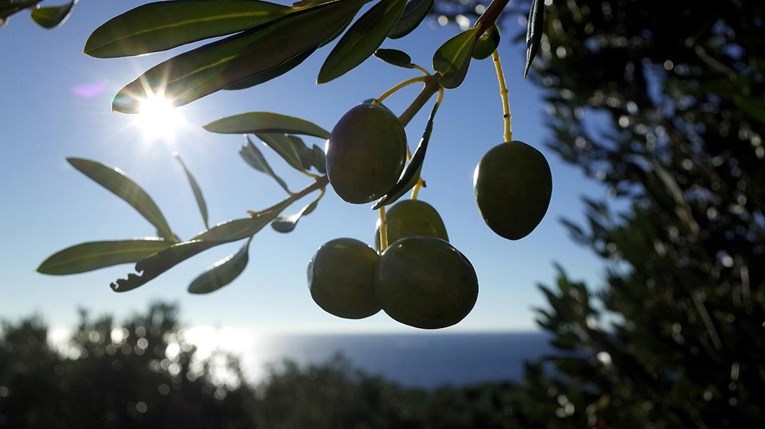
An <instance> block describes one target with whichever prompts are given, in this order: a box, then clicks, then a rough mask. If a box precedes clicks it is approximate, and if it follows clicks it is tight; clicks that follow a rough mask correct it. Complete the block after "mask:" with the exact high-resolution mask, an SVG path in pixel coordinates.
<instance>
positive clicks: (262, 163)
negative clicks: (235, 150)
mask: <svg viewBox="0 0 765 429" xmlns="http://www.w3.org/2000/svg"><path fill="white" fill-rule="evenodd" d="M246 138H247V141H246V142H245V144H244V145H242V147H241V148H240V149H239V155H240V156H241V157H242V159H244V162H246V163H247V164H248V165H249V166H250V167H252V168H254V169H256V170H258V171H260V172H261V173H265V174H266V175H268V176H271V177H272V178H273V179H274V180H276V183H278V184H279V186H281V187H282V189H284V190H285V191H287V193H288V194H292V191H290V190H289V187H287V182H285V181H284V180H283V179H282V178H281V177H279V176H278V175H277V174H276V173H275V172H274V170H273V169H272V168H271V166H270V165H269V164H268V161H266V158H265V157H264V156H263V152H261V151H260V149H258V147H257V146H256V145H255V144H254V143H253V142H252V140H250V137H249V136H248V137H246Z"/></svg>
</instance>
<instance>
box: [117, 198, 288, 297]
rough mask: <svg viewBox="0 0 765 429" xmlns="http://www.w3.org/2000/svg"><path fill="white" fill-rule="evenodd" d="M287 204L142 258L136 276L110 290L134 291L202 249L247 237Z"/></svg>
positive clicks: (130, 276)
mask: <svg viewBox="0 0 765 429" xmlns="http://www.w3.org/2000/svg"><path fill="white" fill-rule="evenodd" d="M290 203H291V201H290V200H284V201H282V203H280V204H278V205H277V206H275V207H274V208H271V209H269V210H265V211H262V212H260V213H258V214H257V215H255V216H252V217H250V218H246V219H236V220H233V221H229V222H225V223H222V224H219V225H216V226H214V227H212V228H210V229H208V230H207V231H205V232H203V233H201V234H199V235H197V236H196V237H194V238H192V239H191V240H189V241H184V242H182V243H177V244H174V245H173V246H171V247H168V248H166V249H164V250H161V251H159V252H157V253H154V254H153V255H151V256H149V257H147V258H144V259H141V260H140V261H138V262H137V263H136V264H135V271H136V272H135V273H129V274H128V275H127V278H121V279H117V280H116V281H115V282H113V283H111V284H110V287H111V288H112V290H114V291H115V292H127V291H130V290H133V289H135V288H137V287H139V286H142V285H144V284H146V283H148V282H149V281H151V280H154V279H155V278H157V277H158V276H159V275H161V274H162V273H164V272H165V271H167V270H169V269H171V268H173V267H174V266H176V265H178V264H180V263H181V262H183V261H185V260H186V259H189V258H191V257H192V256H195V255H198V254H199V253H202V252H204V251H205V250H208V249H211V248H213V247H215V246H219V245H221V244H225V243H230V242H232V241H238V240H241V239H244V238H250V237H252V236H253V235H255V234H256V233H258V232H259V231H260V230H261V229H263V228H264V227H265V226H266V225H268V224H269V223H271V221H273V220H274V218H276V216H278V215H279V213H281V211H282V210H283V209H284V208H285V207H287V206H288V205H289V204H290ZM137 273H140V274H137Z"/></svg>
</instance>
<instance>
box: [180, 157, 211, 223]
mask: <svg viewBox="0 0 765 429" xmlns="http://www.w3.org/2000/svg"><path fill="white" fill-rule="evenodd" d="M175 159H177V160H178V162H179V163H180V164H181V167H183V171H184V172H185V173H186V178H187V179H189V185H191V191H192V192H194V199H195V200H196V201H197V207H199V213H200V214H201V215H202V221H203V222H204V224H205V228H207V229H209V228H210V224H209V219H208V215H207V203H206V202H205V197H204V195H202V189H201V188H200V187H199V183H197V179H195V178H194V176H193V175H192V174H191V171H189V169H188V167H186V163H184V162H183V160H182V159H181V156H180V155H178V154H175Z"/></svg>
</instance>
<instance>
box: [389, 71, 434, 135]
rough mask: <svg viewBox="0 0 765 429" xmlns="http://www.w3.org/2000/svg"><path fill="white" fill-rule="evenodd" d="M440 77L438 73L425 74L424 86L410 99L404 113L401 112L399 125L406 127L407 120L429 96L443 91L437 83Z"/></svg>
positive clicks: (420, 107)
mask: <svg viewBox="0 0 765 429" xmlns="http://www.w3.org/2000/svg"><path fill="white" fill-rule="evenodd" d="M440 79H441V74H440V73H435V74H432V75H430V76H427V77H426V78H425V79H424V82H425V87H424V88H422V91H420V93H419V94H417V97H416V98H415V99H414V100H413V101H412V103H411V104H410V105H409V107H407V108H406V110H404V113H402V114H401V116H399V117H398V120H399V122H401V125H402V126H404V127H406V125H407V124H408V123H409V121H411V120H412V118H413V117H414V115H416V114H417V112H419V111H420V109H422V106H424V105H425V103H427V101H428V100H430V97H432V96H433V94H435V93H437V92H439V91H443V88H442V87H441V84H440V83H439V80H440Z"/></svg>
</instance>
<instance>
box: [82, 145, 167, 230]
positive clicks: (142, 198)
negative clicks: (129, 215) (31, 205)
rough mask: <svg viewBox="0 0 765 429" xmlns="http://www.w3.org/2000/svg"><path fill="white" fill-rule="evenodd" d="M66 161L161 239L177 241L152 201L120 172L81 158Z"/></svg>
mask: <svg viewBox="0 0 765 429" xmlns="http://www.w3.org/2000/svg"><path fill="white" fill-rule="evenodd" d="M67 161H69V163H70V164H71V165H72V166H73V167H74V168H76V169H77V170H79V171H80V172H81V173H82V174H84V175H86V176H88V177H89V178H90V179H91V180H93V181H94V182H96V183H98V184H99V185H101V186H103V187H104V188H106V189H108V190H109V191H110V192H112V193H113V194H114V195H116V196H118V197H120V198H122V199H123V200H124V201H125V202H127V203H128V204H130V205H131V206H132V207H133V208H134V209H136V210H137V211H138V212H139V213H140V214H141V215H142V216H143V217H144V218H146V220H148V221H149V222H150V223H151V224H152V225H154V226H155V227H156V228H157V232H158V233H159V235H160V236H162V238H164V239H165V240H169V241H171V242H177V241H178V240H177V239H176V237H175V234H173V232H172V230H171V229H170V225H168V223H167V220H166V219H165V216H164V215H163V214H162V212H161V211H160V210H159V207H157V204H156V203H155V202H154V200H152V199H151V197H150V196H149V194H147V193H146V191H144V190H143V189H142V188H141V187H140V186H138V185H137V184H136V183H135V182H134V181H133V180H132V179H130V178H129V177H128V176H126V175H125V173H123V172H122V171H121V170H119V169H117V168H114V167H108V166H106V165H104V164H101V163H99V162H96V161H91V160H87V159H82V158H67Z"/></svg>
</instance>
